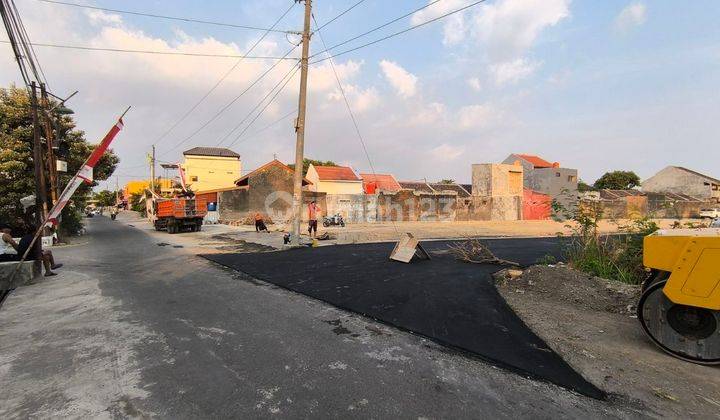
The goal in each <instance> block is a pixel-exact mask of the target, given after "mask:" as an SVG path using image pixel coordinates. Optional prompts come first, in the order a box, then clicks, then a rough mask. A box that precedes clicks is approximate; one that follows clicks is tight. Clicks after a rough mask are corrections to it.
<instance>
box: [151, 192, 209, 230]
mask: <svg viewBox="0 0 720 420" xmlns="http://www.w3.org/2000/svg"><path fill="white" fill-rule="evenodd" d="M153 201H154V207H155V208H154V210H155V211H154V214H155V218H154V219H155V220H154V222H153V224H154V225H155V230H162V229H167V231H168V233H178V232H180V231H182V230H189V231H190V232H198V231H200V229H202V224H203V218H204V217H205V215H206V214H207V199H205V198H204V197H203V198H197V197H195V198H157V199H155V200H153Z"/></svg>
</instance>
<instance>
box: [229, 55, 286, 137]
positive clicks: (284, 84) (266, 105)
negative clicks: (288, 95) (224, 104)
mask: <svg viewBox="0 0 720 420" xmlns="http://www.w3.org/2000/svg"><path fill="white" fill-rule="evenodd" d="M298 70H300V66H298V67H296V68H295V71H294V72H293V74H291V75H290V77H288V79H287V80H285V83H283V85H282V86H281V87H280V89H278V91H277V92H275V94H274V95H273V96H272V98H270V100H269V101H268V103H266V104H265V106H264V107H263V108H262V109H261V110H260V112H259V113H258V114H257V115H256V116H255V118H253V119H252V121H250V122H249V123H248V125H247V126H245V128H244V129H243V131H242V132H241V133H240V134H238V136H237V137H236V138H235V140H234V141H233V142H232V143H230V144H229V145H228V147H231V146H233V145H234V144H235V143H237V142H238V141H240V139H241V138H242V136H243V135H244V134H245V132H246V131H247V130H248V128H250V127H251V126H252V125H253V123H254V122H255V121H257V119H258V118H260V116H261V115H262V114H263V113H264V112H265V110H266V109H267V108H268V107H269V106H270V104H272V103H273V101H275V98H277V96H278V95H279V94H280V92H282V91H283V90H284V89H285V86H287V84H288V83H290V81H291V80H292V79H293V76H295V74H296V73H297V72H298ZM243 140H247V138H245V139H243Z"/></svg>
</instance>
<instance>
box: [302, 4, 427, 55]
mask: <svg viewBox="0 0 720 420" xmlns="http://www.w3.org/2000/svg"><path fill="white" fill-rule="evenodd" d="M440 1H441V0H435V1H434V2H432V3H428V4H426V5H425V6H423V7H420V8H418V9H415V10H413V11H411V12H408V13H405V14H404V15H402V16H400V17H397V18H395V19H393V20H391V21H389V22H386V23H383V24H382V25H380V26H376V27H374V28H372V29H370V30H369V31H366V32H363V33H361V34H360V35H356V36H354V37H352V38H350V39H346V40H345V41H343V42H341V43H339V44H335V45H333V46H332V47H330V48H327V47H323V48H325V50H324V51H320V52H318V53H315V54H313V55H312V56H311V57H315V56H316V55H320V54H323V53H326V52H328V51H330V50H334V49H335V48H337V47H341V46H343V45H345V44H348V43H350V42H353V41H355V40H356V39H358V38H362V37H364V36H365V35H370V34H371V33H373V32H376V31H379V30H380V29H382V28H385V27H387V26H390V25H392V24H393V23H395V22H397V21H399V20H402V19H405V18H406V17H408V16H411V15H413V14H415V13H417V12H419V11H421V10H424V9H427V8H428V7H430V6H432V5H434V4H436V3H438V2H440ZM321 28H322V27H321Z"/></svg>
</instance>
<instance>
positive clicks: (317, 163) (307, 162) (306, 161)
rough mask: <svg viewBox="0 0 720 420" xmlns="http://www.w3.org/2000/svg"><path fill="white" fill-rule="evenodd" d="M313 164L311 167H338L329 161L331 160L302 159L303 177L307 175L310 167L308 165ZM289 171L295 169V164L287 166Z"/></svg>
mask: <svg viewBox="0 0 720 420" xmlns="http://www.w3.org/2000/svg"><path fill="white" fill-rule="evenodd" d="M311 163H312V164H313V166H338V164H337V163H335V162H333V161H331V160H326V161H322V160H315V159H308V158H305V159H303V176H304V175H307V171H308V168H309V167H310V164H311ZM288 166H289V167H290V168H291V169H295V164H294V163H291V164H289V165H288Z"/></svg>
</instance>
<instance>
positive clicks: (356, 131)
mask: <svg viewBox="0 0 720 420" xmlns="http://www.w3.org/2000/svg"><path fill="white" fill-rule="evenodd" d="M312 20H313V22H314V23H315V26H317V21H316V20H315V15H312ZM315 32H316V33H317V34H318V36H319V37H320V42H321V43H322V44H323V48H325V49H326V51H327V46H326V45H325V39H323V36H322V32H320V28H317V29H316V30H315ZM328 55H330V53H328ZM328 60H329V61H330V67H331V68H332V71H333V74H334V75H335V80H336V81H337V85H338V88H339V89H340V93H341V94H342V97H343V100H344V101H345V107H346V108H347V110H348V114H349V115H350V119H351V120H352V123H353V127H355V133H356V134H357V136H358V140H360V145H361V146H362V149H363V152H365V157H366V158H367V161H368V164H369V165H370V170H371V171H372V173H373V177H374V178H375V179H377V172H375V165H373V162H372V159H371V158H370V153H369V152H368V148H367V145H366V144H365V139H363V136H362V133H361V132H360V126H359V125H358V122H357V119H356V118H355V113H353V111H352V107H351V106H350V101H349V100H348V98H347V95H346V94H345V89H344V88H343V85H342V82H341V81H340V76H339V75H338V73H337V69H335V62H334V60H333V59H332V57H328ZM391 221H392V219H391ZM392 225H393V228H394V229H395V233H396V234H398V235H399V234H400V231H399V230H398V228H397V226H396V225H395V222H394V221H392Z"/></svg>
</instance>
